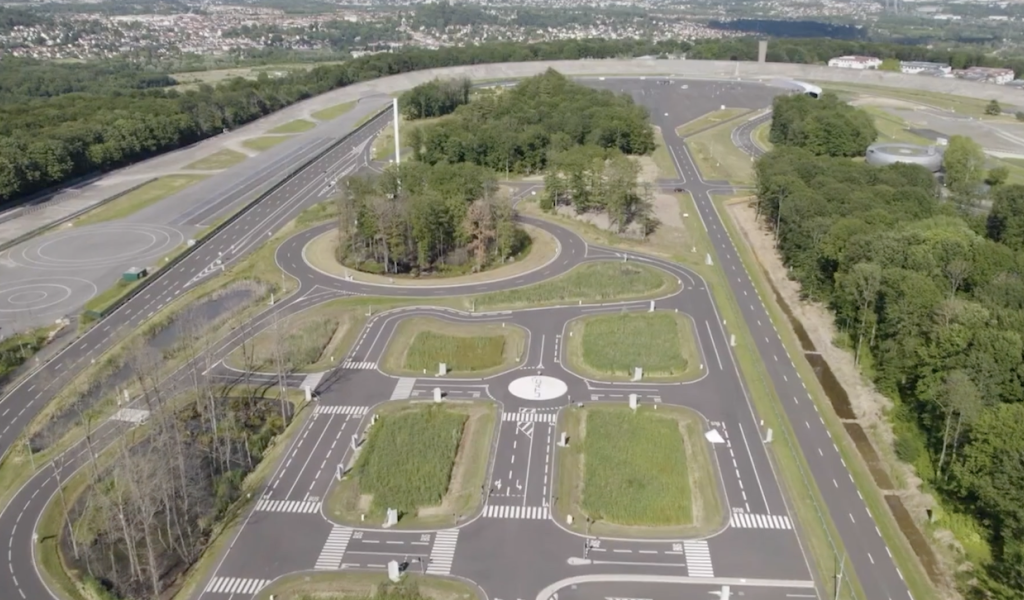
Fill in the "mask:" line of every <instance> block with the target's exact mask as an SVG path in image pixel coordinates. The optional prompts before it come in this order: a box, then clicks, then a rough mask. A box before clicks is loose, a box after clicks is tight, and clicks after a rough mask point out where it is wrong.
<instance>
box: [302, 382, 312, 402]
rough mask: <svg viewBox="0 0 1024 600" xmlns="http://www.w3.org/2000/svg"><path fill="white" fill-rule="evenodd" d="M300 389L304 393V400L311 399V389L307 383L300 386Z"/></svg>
mask: <svg viewBox="0 0 1024 600" xmlns="http://www.w3.org/2000/svg"><path fill="white" fill-rule="evenodd" d="M302 391H303V393H305V394H306V402H309V401H310V400H312V399H313V390H311V389H309V386H308V385H304V386H302Z"/></svg>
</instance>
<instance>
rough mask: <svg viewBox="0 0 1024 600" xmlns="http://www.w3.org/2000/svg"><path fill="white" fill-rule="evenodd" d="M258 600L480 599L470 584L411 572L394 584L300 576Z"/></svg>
mask: <svg viewBox="0 0 1024 600" xmlns="http://www.w3.org/2000/svg"><path fill="white" fill-rule="evenodd" d="M255 598H256V600H271V598H273V599H274V600H480V598H481V596H480V594H479V593H478V592H477V590H475V589H474V588H472V587H470V586H469V585H468V584H466V583H464V582H462V581H458V580H454V579H448V578H442V577H431V576H424V575H420V574H418V573H415V572H407V573H406V574H405V575H404V576H403V578H402V581H401V582H400V583H398V584H392V583H391V581H390V580H388V577H387V574H386V573H383V572H378V573H365V572H364V573H359V572H349V573H300V574H296V575H288V576H285V577H282V578H280V579H278V580H276V581H274V582H273V583H272V584H270V585H269V586H267V587H265V588H263V589H262V590H260V592H259V593H258V594H256V597H255Z"/></svg>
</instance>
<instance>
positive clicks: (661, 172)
mask: <svg viewBox="0 0 1024 600" xmlns="http://www.w3.org/2000/svg"><path fill="white" fill-rule="evenodd" d="M654 143H655V144H656V146H655V148H654V152H653V153H652V154H651V158H652V159H654V164H655V165H657V166H658V177H661V178H662V179H675V178H677V177H679V172H678V171H677V170H676V163H675V161H674V160H672V154H670V153H669V151H668V147H667V146H666V145H665V136H664V135H662V132H661V129H660V128H658V127H655V128H654Z"/></svg>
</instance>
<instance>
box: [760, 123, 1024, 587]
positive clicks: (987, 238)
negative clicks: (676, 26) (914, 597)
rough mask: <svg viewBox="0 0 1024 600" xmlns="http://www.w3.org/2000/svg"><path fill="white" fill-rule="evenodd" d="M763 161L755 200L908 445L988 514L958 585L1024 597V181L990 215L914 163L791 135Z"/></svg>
mask: <svg viewBox="0 0 1024 600" xmlns="http://www.w3.org/2000/svg"><path fill="white" fill-rule="evenodd" d="M958 144H959V142H958ZM963 146H964V149H963V151H962V152H964V153H969V152H971V151H972V150H971V148H970V147H969V146H968V145H966V144H964V145H963ZM957 152H961V151H960V150H958V151H957ZM960 160H961V159H960V158H956V159H955V160H953V162H958V161H960ZM951 166H954V165H952V164H951ZM756 169H757V179H758V210H759V212H760V213H761V215H762V216H763V217H764V218H765V220H766V222H768V223H771V225H772V227H773V228H776V229H777V235H778V247H779V250H780V252H781V253H782V256H783V259H784V261H785V263H786V265H787V266H788V267H789V268H790V273H791V276H792V277H794V278H795V279H797V280H798V281H799V282H800V283H801V286H802V290H803V293H804V294H806V295H807V296H809V297H811V298H813V299H816V300H819V301H822V302H824V303H826V304H827V305H828V306H830V307H831V308H832V310H833V311H834V313H835V320H836V324H837V327H839V328H840V330H841V332H842V334H843V337H844V338H846V339H848V340H849V343H850V346H851V348H852V350H853V352H854V356H855V360H856V361H857V363H858V364H859V365H861V367H862V368H863V369H864V370H865V372H866V373H867V374H868V375H870V376H871V377H872V378H873V380H874V382H875V384H876V385H877V387H878V388H879V389H880V390H881V391H882V392H883V393H885V394H886V395H888V396H889V397H890V398H892V399H893V400H894V402H895V409H894V411H893V412H892V417H893V423H894V428H895V432H896V434H897V440H896V452H897V454H898V455H899V457H900V458H901V459H903V460H905V461H906V462H908V463H910V464H912V465H913V466H914V467H915V468H916V471H917V473H918V475H919V476H920V477H921V478H922V479H923V480H924V481H925V482H926V484H927V485H928V486H929V488H930V489H933V490H935V491H936V492H938V493H939V494H940V495H942V496H943V497H944V498H945V499H946V500H945V502H946V505H947V506H955V507H956V508H957V511H958V512H960V513H964V514H969V515H971V516H973V517H974V518H975V519H976V522H977V524H978V525H977V526H978V527H979V528H980V529H982V533H981V536H980V537H979V538H978V539H970V538H971V536H970V534H969V533H970V532H969V530H966V531H961V532H960V533H963V534H965V535H962V536H961V539H960V540H959V541H960V542H961V543H962V544H963V547H964V548H965V553H966V558H967V559H969V560H970V561H972V562H973V563H974V564H975V566H976V568H975V569H974V570H973V571H961V572H959V573H958V576H959V577H960V582H961V584H962V588H963V589H964V591H966V592H968V594H969V595H970V596H971V597H976V598H990V599H998V600H1010V599H1019V598H1020V597H1021V595H1022V594H1024V460H1022V457H1024V369H1022V368H1021V365H1022V364H1024V360H1022V359H1024V186H1018V185H1005V184H1002V185H997V186H995V187H994V188H993V189H992V190H991V192H989V193H990V194H991V200H992V201H993V208H992V213H991V215H990V216H989V217H988V219H987V220H985V219H984V218H981V217H977V216H975V215H976V214H977V213H976V212H972V211H963V210H961V207H960V205H958V204H957V203H955V202H944V201H943V195H941V194H940V193H939V190H940V188H939V186H938V184H937V183H936V180H935V178H934V177H933V176H932V174H931V173H929V172H928V171H927V170H926V169H924V168H921V167H917V166H911V165H893V166H889V167H884V168H875V167H871V166H869V165H867V164H865V163H863V162H857V161H851V160H849V159H847V158H836V157H831V156H816V155H815V154H814V153H812V152H810V151H808V150H806V149H803V148H799V147H780V148H776V149H775V150H773V151H772V152H770V153H768V154H767V155H765V156H764V157H762V158H761V159H760V160H759V161H758V163H757V167H756ZM978 179H979V178H978V177H975V179H974V180H973V181H977V180H978Z"/></svg>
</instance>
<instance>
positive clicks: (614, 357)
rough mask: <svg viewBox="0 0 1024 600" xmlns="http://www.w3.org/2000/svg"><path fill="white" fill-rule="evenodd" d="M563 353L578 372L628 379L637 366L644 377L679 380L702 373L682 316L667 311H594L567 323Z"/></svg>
mask: <svg viewBox="0 0 1024 600" xmlns="http://www.w3.org/2000/svg"><path fill="white" fill-rule="evenodd" d="M569 332H570V335H569V338H568V339H569V341H568V342H567V344H568V345H567V348H566V355H567V359H568V362H569V364H570V366H571V367H572V368H573V369H574V370H576V371H577V372H578V373H580V374H581V375H584V376H585V377H591V378H603V379H608V380H614V381H629V380H630V379H631V378H632V376H633V370H634V369H635V368H636V367H641V368H643V370H644V379H645V380H646V379H655V380H657V379H667V380H672V381H681V380H685V379H694V378H696V377H698V376H699V375H700V374H701V367H702V365H701V361H700V354H699V352H698V350H697V345H696V340H695V338H694V332H693V327H692V323H691V321H690V319H689V318H688V317H687V316H686V315H682V314H679V313H672V312H666V311H658V312H653V313H651V312H643V313H623V314H613V315H594V316H589V317H581V318H578V319H575V320H573V321H571V322H570V323H569Z"/></svg>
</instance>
